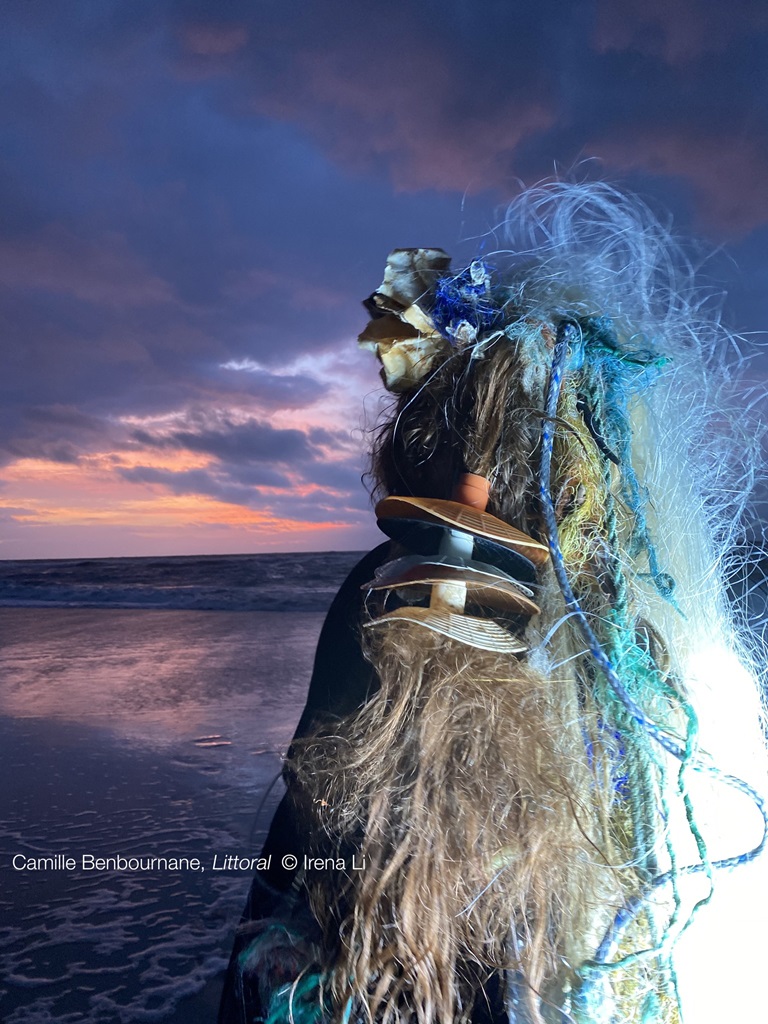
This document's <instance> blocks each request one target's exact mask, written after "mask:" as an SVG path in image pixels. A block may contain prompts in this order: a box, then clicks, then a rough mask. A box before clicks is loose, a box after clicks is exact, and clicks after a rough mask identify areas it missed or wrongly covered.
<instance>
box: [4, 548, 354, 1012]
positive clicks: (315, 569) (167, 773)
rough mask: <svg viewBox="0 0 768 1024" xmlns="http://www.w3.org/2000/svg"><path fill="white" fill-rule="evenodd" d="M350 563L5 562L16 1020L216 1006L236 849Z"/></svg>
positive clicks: (256, 841)
mask: <svg viewBox="0 0 768 1024" xmlns="http://www.w3.org/2000/svg"><path fill="white" fill-rule="evenodd" d="M359 557H360V554H359V553H355V552H323V553H313V554H289V555H273V554H270V555H251V556H204V557H177V558H114V559H94V560H56V561H16V562H12V561H8V562H2V563H0V746H1V748H2V752H3V764H4V772H3V783H2V786H1V787H0V878H2V887H1V889H0V910H1V911H2V912H1V914H0V974H1V975H2V980H3V987H2V989H0V1019H2V1020H3V1021H4V1022H5V1024H54V1022H55V1024H74V1022H78V1024H80V1022H82V1024H102V1022H103V1024H118V1022H119V1024H139V1022H153V1021H157V1022H168V1024H181V1022H182V1021H183V1022H184V1024H204V1022H205V1024H207V1022H213V1021H214V1020H215V1014H216V1005H217V1001H218V994H219V989H220V984H221V978H222V972H223V970H224V967H225V965H226V961H227V958H228V955H229V948H230V946H231V942H232V938H233V934H234V930H235V927H236V925H237V921H238V919H239V916H240V913H241V911H242V907H243V904H244V901H245V896H246V893H247V890H248V886H249V884H250V878H251V874H252V872H251V871H250V870H249V869H248V868H247V867H243V866H239V865H240V861H242V862H244V861H246V860H247V859H249V858H252V857H253V856H254V855H255V854H256V853H257V852H258V850H259V848H260V845H261V843H262V842H263V839H264V836H265V833H266V829H267V828H268V826H269V821H270V819H271V815H272V812H273V811H274V808H275V806H276V804H277V802H278V801H279V799H280V795H281V784H280V782H279V772H280V762H281V756H282V754H283V752H284V751H285V748H286V746H287V744H288V742H289V740H290V737H291V735H292V732H293V729H294V727H295V724H296V722H297V720H298V718H299V715H300V714H301V710H302V707H303V704H304V699H305V695H306V690H307V686H308V683H309V677H310V673H311V667H312V659H313V654H314V648H315V644H316V641H317V636H318V634H319V631H320V627H321V625H322V621H323V617H324V613H325V611H326V609H327V607H328V606H329V604H330V602H331V600H332V597H333V594H334V593H335V591H336V589H337V588H338V586H339V585H340V583H341V582H342V580H343V579H344V577H345V575H346V573H347V572H348V571H349V569H350V568H351V567H352V566H353V565H354V563H355V562H356V561H357V560H358V558H359ZM227 858H230V859H229V860H227ZM233 865H234V866H233ZM222 867H223V868H224V869H222Z"/></svg>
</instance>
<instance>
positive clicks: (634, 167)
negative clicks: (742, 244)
mask: <svg viewBox="0 0 768 1024" xmlns="http://www.w3.org/2000/svg"><path fill="white" fill-rule="evenodd" d="M588 148H589V149H590V151H591V152H594V153H596V154H598V155H600V156H601V157H603V158H604V159H605V160H607V161H608V162H610V164H612V165H613V166H614V167H618V168H621V169H622V170H625V171H638V170H639V171H641V172H644V173H648V172H650V173H651V174H659V175H670V176H678V177H681V178H684V179H685V180H686V181H688V182H689V183H690V185H691V187H692V189H693V191H694V193H695V195H696V198H697V200H698V202H697V207H696V208H697V211H698V215H699V220H700V221H701V223H702V224H703V225H705V226H706V227H708V228H710V227H711V228H716V229H717V230H718V231H719V232H724V233H725V234H727V235H730V236H731V237H737V236H739V235H743V234H746V233H748V232H749V231H751V230H752V229H753V228H754V227H755V225H756V224H760V223H764V222H765V221H768V189H766V181H767V180H768V155H767V154H766V153H765V152H763V151H762V150H761V148H760V146H759V145H758V144H757V142H756V141H755V140H752V139H747V138H744V137H743V136H737V137H735V138H727V137H723V136H718V137H714V136H713V137H712V138H702V137H698V136H696V135H693V134H687V135H686V134H685V133H684V131H681V130H679V129H675V130H671V129H670V130H669V131H666V132H665V131H663V130H660V129H645V130H642V129H640V130H635V131H634V132H633V134H632V135H631V136H628V137H625V138H622V139H617V140H615V141H614V140H601V141H596V142H593V143H592V144H591V145H590V146H589V147H588Z"/></svg>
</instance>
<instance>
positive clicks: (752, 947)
mask: <svg viewBox="0 0 768 1024" xmlns="http://www.w3.org/2000/svg"><path fill="white" fill-rule="evenodd" d="M505 227H506V231H507V238H508V242H509V251H508V253H506V254H505V255H507V256H508V258H509V260H510V264H511V268H512V270H511V277H512V279H513V282H514V280H517V281H518V282H519V284H518V285H517V286H516V289H517V290H516V292H515V291H514V289H515V285H514V283H513V296H512V301H513V302H514V303H515V304H516V305H517V306H518V307H521V308H523V309H525V310H527V311H528V312H529V313H530V315H532V316H535V315H540V316H542V317H548V318H551V317H552V316H553V314H554V315H557V314H560V315H561V316H574V317H584V316H608V317H610V318H611V319H612V320H613V321H614V324H615V327H616V331H617V334H618V335H619V337H621V338H622V339H623V341H624V343H625V345H626V347H627V348H631V349H635V350H653V351H654V352H655V353H656V354H657V355H659V356H661V357H665V358H666V359H667V362H666V364H665V365H664V366H663V368H662V370H661V373H660V377H659V379H658V380H657V382H656V383H655V385H654V387H652V388H651V389H650V391H649V392H648V394H647V395H646V396H644V397H643V399H642V401H640V400H634V401H633V402H632V404H631V405H630V417H631V427H632V436H633V442H632V463H633V467H634V469H635V472H636V474H637V477H638V480H639V482H640V485H641V488H643V490H644V493H645V494H646V495H647V499H648V501H647V518H648V528H649V534H650V538H651V540H652V542H653V544H654V545H655V548H656V551H657V554H658V558H659V563H660V566H661V568H662V569H663V571H664V572H665V573H669V574H670V575H671V576H672V577H673V578H674V580H675V581H676V588H675V592H674V604H675V605H676V607H675V606H673V604H672V603H670V602H669V601H666V600H665V599H664V598H663V597H661V596H660V595H659V594H658V593H657V591H656V590H655V589H654V587H653V586H652V584H651V583H650V582H649V581H647V580H645V579H643V578H642V574H641V573H639V572H638V570H637V566H635V567H633V566H632V565H631V564H628V565H627V567H626V569H627V572H628V575H629V577H630V580H631V585H632V589H633V600H634V607H635V609H636V610H637V612H638V614H639V616H640V617H641V618H642V619H644V620H646V621H647V622H649V623H651V624H652V625H653V627H654V628H655V629H656V631H657V632H658V634H659V635H660V636H661V637H663V638H664V643H665V646H666V647H667V651H668V654H669V658H670V664H671V668H672V672H673V676H674V677H675V678H676V679H677V680H679V683H680V684H682V686H683V687H684V688H685V690H686V691H687V692H688V694H689V695H690V698H691V702H692V704H693V706H694V708H695V710H696V713H697V715H698V719H699V725H700V732H699V754H698V756H699V758H700V759H703V760H705V761H708V762H711V763H713V764H714V765H716V766H717V767H718V768H719V769H721V770H722V771H723V772H726V773H729V774H732V775H736V776H738V777H740V778H742V779H744V780H745V781H747V782H748V783H750V784H751V785H752V786H754V787H755V788H756V789H758V790H759V791H761V792H763V793H765V792H766V754H765V747H764V742H763V736H762V731H761V702H760V698H759V685H758V676H759V672H760V671H761V670H762V665H763V663H764V650H762V649H761V645H760V641H759V639H758V638H757V637H754V636H750V634H749V632H748V630H746V629H745V627H744V626H743V624H737V621H736V616H735V615H734V610H733V607H732V604H731V601H730V600H729V597H728V588H727V583H728V580H729V578H731V577H733V576H738V575H739V574H741V575H742V576H743V575H744V569H745V566H744V560H745V558H746V559H749V558H750V557H751V558H753V559H756V558H757V555H758V553H756V552H755V551H754V550H752V551H751V552H749V551H748V552H747V554H746V555H745V553H744V552H745V544H744V533H743V513H744V509H745V507H746V505H747V503H748V501H749V493H750V487H751V486H752V484H753V481H754V476H755V459H756V452H757V451H758V443H759V437H760V433H761V425H760V424H759V423H757V422H756V421H755V419H754V409H755V403H754V402H753V403H751V406H752V411H747V412H745V410H744V407H743V403H742V406H741V407H740V406H739V404H738V401H737V396H738V384H739V380H738V378H739V373H740V367H741V360H740V359H739V357H738V353H739V352H740V351H743V350H744V342H743V340H741V339H735V338H734V337H733V336H732V335H730V334H729V333H728V331H727V330H725V328H724V327H723V326H722V325H721V323H720V320H719V311H718V309H717V308H716V307H717V304H716V302H714V301H713V300H712V297H711V296H710V295H709V294H707V293H706V292H702V291H699V290H697V288H696V284H695V280H694V277H695V274H694V266H693V261H692V259H691V258H690V256H689V255H687V253H686V250H684V249H683V248H682V247H681V246H680V245H679V244H678V243H677V242H676V241H675V240H674V239H673V237H672V235H671V234H670V232H669V230H668V229H667V228H666V227H664V226H663V225H662V224H661V223H660V222H659V220H658V219H657V218H656V216H655V215H654V214H653V213H652V212H651V211H650V210H649V209H648V208H647V207H646V206H645V205H644V204H643V203H641V202H640V201H638V200H636V199H634V198H630V197H627V196H625V195H623V194H622V193H619V192H618V191H616V190H614V189H613V188H611V187H610V186H608V185H604V184H568V183H564V182H554V183H547V184H544V185H542V186H539V187H537V188H533V189H530V190H528V191H526V192H524V193H522V195H521V196H520V197H519V199H518V200H516V201H515V202H513V203H512V205H511V206H510V207H509V209H508V211H507V217H506V221H505ZM501 255H502V254H501V253H497V254H495V258H496V259H497V260H498V259H499V258H500V257H501ZM737 342H738V343H737ZM673 782H674V774H672V775H671V784H672V783H673ZM688 785H689V790H690V793H691V796H692V798H693V801H694V808H695V814H696V819H697V822H698V823H699V825H700V826H701V830H702V833H703V835H704V838H705V840H706V841H707V844H708V847H709V855H710V857H711V858H713V859H717V858H725V857H730V856H732V855H734V854H738V853H741V852H744V851H748V850H750V849H751V848H753V847H754V846H755V845H756V844H757V843H758V842H759V841H760V838H761V834H762V827H763V823H762V820H761V816H760V813H759V812H758V810H757V809H756V807H755V806H754V804H753V803H752V802H751V801H750V800H749V798H748V797H747V796H745V795H744V794H743V793H740V792H737V791H735V790H734V789H731V788H728V787H727V786H725V785H724V784H723V783H722V782H719V781H716V780H714V779H713V778H712V777H711V776H708V775H705V774H702V773H695V772H689V773H688ZM670 827H671V830H672V837H673V842H674V843H675V844H676V845H677V846H678V847H679V849H678V856H679V863H681V864H685V863H691V862H695V861H696V860H697V859H698V857H697V853H696V847H695V844H694V843H693V841H692V839H691V838H690V835H688V834H687V829H686V828H685V822H684V820H683V821H676V820H673V821H672V822H671V823H670ZM715 887H716V892H715V896H714V898H713V900H712V902H711V904H710V905H709V906H707V907H705V908H704V909H703V910H702V911H701V912H700V913H699V914H698V915H697V916H696V918H695V920H694V923H693V924H692V926H691V927H690V929H689V930H688V931H687V933H686V934H685V935H684V936H683V938H682V939H681V941H680V943H679V945H678V947H677V951H676V954H675V959H676V965H677V970H678V975H679V986H680V992H681V996H682V1005H683V1010H684V1019H685V1022H686V1024H714V1022H725V1021H736V1020H757V1019H762V1017H763V1015H764V1014H765V994H764V981H763V974H764V952H763V951H764V947H765V940H764V938H762V935H763V934H764V930H765V922H766V921H767V920H768V854H766V855H765V856H763V857H761V858H759V859H758V860H757V861H756V862H755V863H753V864H747V865H744V866H741V867H739V868H737V869H735V870H734V871H733V872H731V873H730V874H727V873H726V872H719V873H718V874H717V876H716V878H715ZM705 889H706V887H705V884H704V880H703V879H701V878H699V879H697V880H695V881H691V882H690V884H688V887H687V890H685V891H684V898H685V899H686V900H688V901H690V902H691V903H692V902H693V899H694V897H698V896H701V895H703V894H704V892H705Z"/></svg>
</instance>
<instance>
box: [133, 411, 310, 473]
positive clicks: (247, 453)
mask: <svg viewBox="0 0 768 1024" xmlns="http://www.w3.org/2000/svg"><path fill="white" fill-rule="evenodd" d="M131 436H132V437H133V439H134V440H136V441H138V442H139V443H140V444H141V445H144V446H146V447H148V448H151V447H153V448H176V449H185V450H187V451H191V452H202V453H204V454H206V455H213V456H214V457H215V458H217V459H223V460H226V461H227V462H231V463H252V462H281V463H286V462H294V461H304V460H310V459H312V458H313V456H314V454H315V452H314V451H313V449H312V448H311V446H310V444H309V442H308V441H307V437H306V434H304V432H303V431H301V430H277V429H275V428H274V427H271V426H270V425H269V424H268V423H260V422H257V421H250V422H248V423H242V424H237V423H231V422H228V421H227V420H226V419H223V421H222V422H221V423H220V424H218V425H217V426H216V427H214V428H211V429H200V430H174V431H171V432H170V433H167V434H153V433H151V432H150V431H147V430H133V431H132V432H131Z"/></svg>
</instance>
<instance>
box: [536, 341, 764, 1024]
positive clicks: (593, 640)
mask: <svg viewBox="0 0 768 1024" xmlns="http://www.w3.org/2000/svg"><path fill="white" fill-rule="evenodd" d="M583 347H584V334H583V331H582V328H581V326H580V325H579V324H576V323H574V322H570V321H563V322H562V323H561V324H560V325H559V326H558V329H557V338H556V342H555V350H554V355H553V359H552V367H551V371H550V380H549V387H548V389H547V395H546V403H545V410H544V417H543V420H542V431H541V460H540V464H539V496H540V499H541V507H542V514H543V517H544V521H545V524H546V528H547V535H548V541H549V549H550V554H551V557H552V566H553V569H554V572H555V576H556V578H557V581H558V585H559V587H560V590H561V593H562V595H563V599H564V601H565V606H566V611H567V613H568V614H569V615H571V616H573V617H574V618H575V619H576V622H577V623H578V626H579V629H580V631H581V633H582V635H583V637H584V639H585V641H586V643H587V646H588V647H589V651H590V653H591V655H592V657H593V658H594V660H595V662H596V664H597V666H598V667H599V668H600V670H601V671H602V673H603V675H604V677H605V679H606V681H607V682H608V684H609V686H610V687H611V689H612V691H613V693H614V695H615V696H616V698H617V699H618V700H619V701H620V702H621V704H622V705H623V707H624V709H625V710H626V712H627V713H628V714H629V716H630V718H631V719H632V721H633V722H634V723H635V724H636V725H638V726H640V727H641V728H642V729H643V730H645V733H646V734H647V736H648V737H649V738H650V739H652V740H654V741H655V742H656V743H658V744H659V745H660V746H661V747H662V748H663V749H664V750H666V751H667V752H668V753H670V754H672V755H673V756H674V757H676V758H677V759H678V760H680V761H681V762H682V764H681V771H682V770H683V769H684V768H685V767H691V768H693V769H694V770H696V771H700V772H703V773H706V774H709V775H711V776H712V777H713V778H714V779H716V780H717V781H719V782H721V783H722V784H724V785H727V786H729V787H731V788H733V789H736V790H737V791H739V792H741V793H744V794H745V795H746V796H748V797H749V798H750V799H751V800H752V802H753V803H754V805H755V807H756V808H757V809H758V811H759V812H760V815H761V817H762V819H763V834H762V837H761V839H760V841H759V842H758V843H757V845H756V846H754V847H753V848H752V849H751V850H748V851H746V852H744V853H741V854H738V855H735V856H732V857H723V858H720V859H718V860H715V861H711V862H710V861H708V860H707V858H706V848H705V846H704V844H703V839H702V837H701V835H700V833H699V831H698V829H697V827H696V825H695V821H694V816H693V808H692V805H691V803H690V799H689V798H688V797H687V794H686V796H685V797H684V800H685V810H686V818H687V820H688V823H689V827H690V828H691V830H692V832H693V834H694V838H695V841H696V844H697V849H698V851H699V856H700V857H701V860H700V861H699V862H698V863H695V864H687V865H683V866H681V867H677V868H676V870H675V872H674V874H672V873H671V872H665V873H664V874H661V875H658V876H657V877H656V878H655V879H653V881H652V882H651V883H650V884H649V885H648V886H646V887H644V889H643V890H642V891H641V892H640V893H638V894H636V895H635V896H634V897H632V898H631V899H630V900H629V901H628V902H627V903H626V904H625V906H624V907H622V908H621V909H620V910H619V911H618V913H617V914H616V917H615V919H614V922H613V924H612V925H611V927H610V928H609V929H608V931H607V932H606V935H605V936H604V938H603V941H602V942H601V944H600V946H599V948H598V950H597V952H596V956H595V959H594V960H593V961H591V962H590V963H588V964H585V965H584V967H583V968H582V983H581V985H580V986H578V988H577V990H576V992H575V993H574V1007H575V1008H577V1009H579V1010H587V1009H588V1007H589V1003H590V1002H591V1001H592V999H593V998H594V986H593V984H590V981H589V978H590V975H591V976H592V979H593V981H594V979H595V977H596V975H597V974H599V973H602V972H604V971H610V970H615V969H616V968H617V967H618V966H621V965H626V964H629V963H631V962H633V961H634V960H636V959H640V958H642V957H647V956H648V955H649V953H650V952H651V951H642V950H641V951H638V952H637V953H631V954H628V955H627V956H626V957H625V958H622V960H621V961H620V962H609V961H607V959H606V958H607V957H608V956H609V954H610V951H611V949H612V948H613V947H614V945H615V943H616V942H617V941H618V937H619V936H620V934H621V932H622V931H623V930H624V928H626V927H627V925H628V924H629V923H630V922H631V921H632V920H633V918H634V917H635V916H636V914H637V913H638V912H639V911H640V909H641V908H642V906H643V905H644V904H645V902H646V901H647V900H648V898H649V897H650V895H651V893H652V892H653V890H655V889H657V888H659V887H661V886H663V885H667V884H670V883H673V884H674V881H675V880H676V879H677V878H679V877H681V876H683V875H688V874H695V873H701V872H704V873H705V874H706V875H707V876H708V877H709V878H710V880H711V873H712V871H714V870H716V869H725V868H731V867H736V866H738V865H741V864H745V863H747V862H749V861H751V860H754V859H755V858H756V857H757V856H759V855H760V854H761V853H762V852H763V850H764V848H765V846H766V842H767V841H768V812H767V811H766V807H765V803H764V801H763V799H762V797H761V796H760V795H759V794H758V793H757V792H756V791H755V790H754V788H753V787H752V786H750V785H748V783H746V782H744V780H742V779H739V778H737V777H736V776H733V775H729V774H727V773H725V772H722V771H720V770H719V769H717V768H714V767H712V766H709V765H706V764H704V763H703V762H701V761H700V760H699V759H698V758H697V757H696V756H695V753H694V747H695V728H694V723H693V718H691V717H690V715H689V718H688V728H687V730H686V737H685V742H684V744H683V746H680V744H679V743H678V742H677V741H676V740H675V739H673V738H672V737H671V736H670V735H668V734H667V732H666V731H664V730H662V729H661V728H659V726H658V725H657V724H656V723H655V722H654V721H652V720H651V719H650V718H649V717H648V716H647V715H646V714H645V712H644V711H643V710H642V709H641V707H640V706H639V705H638V704H637V701H636V700H635V699H634V697H633V696H632V695H631V694H630V692H629V691H628V689H627V687H626V686H625V684H624V682H623V681H622V679H621V678H620V676H619V674H618V671H617V669H616V667H615V665H614V663H613V662H612V661H611V659H610V658H609V657H608V656H607V654H606V653H605V651H604V649H603V647H602V645H601V644H600V642H599V640H598V638H597V636H596V635H595V632H594V630H593V629H592V626H591V624H590V622H589V620H588V618H587V615H586V613H585V612H584V610H583V609H582V607H581V605H580V603H579V602H578V600H577V599H576V597H575V595H574V593H573V590H572V588H571V584H570V581H569V578H568V573H567V570H566V568H565V564H564V561H563V555H562V551H561V549H560V542H559V532H558V524H557V517H556V513H555V507H554V502H553V500H552V494H551V484H550V477H551V465H552V446H553V439H554V423H555V421H556V417H557V403H558V398H559V395H560V388H561V384H562V377H563V372H564V369H565V366H566V361H567V360H568V358H569V357H570V356H571V355H572V353H578V352H579V351H582V352H583ZM627 358H628V357H627ZM628 361H630V362H632V361H633V360H631V359H629V360H628ZM635 362H636V363H637V364H638V365H642V363H641V362H639V361H637V360H635ZM657 362H658V361H657ZM645 365H646V366H647V365H648V363H646V364H645ZM625 408H626V406H625ZM620 411H621V410H620ZM619 419H621V417H619ZM614 422H615V421H614ZM614 438H615V435H614ZM619 447H620V446H619ZM619 454H620V461H621V455H622V454H626V452H623V453H622V452H621V451H620V453H619ZM632 477H634V474H632ZM634 480H635V483H636V482H637V481H636V478H634ZM630 491H631V487H630ZM637 495H639V497H640V498H642V494H641V493H640V492H639V490H638V492H637ZM637 507H638V509H639V510H640V512H641V513H642V515H643V518H642V519H641V526H642V523H644V510H643V508H642V505H641V504H640V503H638V506H637ZM639 532H640V537H641V540H643V542H644V543H650V539H649V537H648V534H647V524H646V528H645V529H640V531H639ZM649 565H650V567H651V572H652V573H653V572H654V561H653V560H652V559H651V558H650V556H649ZM656 567H657V568H658V565H656ZM657 589H658V585H657ZM670 596H671V592H670ZM690 712H691V713H692V709H690ZM709 898H710V897H709V896H708V897H705V898H704V899H703V900H702V901H700V903H699V904H697V905H696V907H695V908H694V911H696V910H698V909H699V907H700V906H701V905H704V904H705V903H706V902H708V900H709ZM688 923H690V920H689V922H688ZM654 955H656V954H655V951H654Z"/></svg>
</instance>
